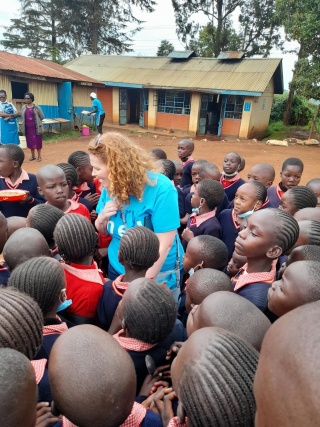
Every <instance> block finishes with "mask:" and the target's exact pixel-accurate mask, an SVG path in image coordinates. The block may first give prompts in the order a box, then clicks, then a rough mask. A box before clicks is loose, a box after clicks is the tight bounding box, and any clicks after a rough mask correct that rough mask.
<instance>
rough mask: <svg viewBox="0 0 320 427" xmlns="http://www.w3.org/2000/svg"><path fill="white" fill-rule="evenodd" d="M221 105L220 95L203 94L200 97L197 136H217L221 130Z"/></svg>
mask: <svg viewBox="0 0 320 427" xmlns="http://www.w3.org/2000/svg"><path fill="white" fill-rule="evenodd" d="M221 105H222V96H221V95H220V94H208V93H204V94H202V96H201V106H200V117H199V126H198V133H199V135H206V134H210V135H219V133H220V128H221Z"/></svg>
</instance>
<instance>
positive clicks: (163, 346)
mask: <svg viewBox="0 0 320 427" xmlns="http://www.w3.org/2000/svg"><path fill="white" fill-rule="evenodd" d="M119 309H120V316H121V317H122V329H121V330H120V331H119V332H118V333H116V334H114V335H113V337H114V338H115V339H116V340H117V341H118V342H119V344H120V345H121V346H122V347H123V348H124V349H125V350H127V351H128V353H129V355H130V356H131V358H132V360H133V363H134V366H135V370H136V375H137V392H138V391H139V390H140V388H141V386H142V383H143V381H144V379H145V377H146V376H147V375H148V370H147V366H146V363H145V357H146V355H147V354H149V355H150V356H151V357H152V358H153V360H154V362H155V364H156V366H160V365H164V364H165V360H166V354H167V351H168V350H169V349H170V347H171V345H172V344H173V343H174V342H175V341H185V340H186V332H185V329H184V327H183V325H182V323H181V322H180V321H179V320H176V303H175V301H174V299H173V297H172V295H171V292H170V290H169V289H168V288H167V287H166V285H165V284H159V283H157V282H155V281H154V280H151V279H146V278H140V279H136V280H134V281H132V282H131V283H130V286H129V287H128V289H127V290H126V292H125V294H124V296H123V298H122V301H121V306H120V305H119Z"/></svg>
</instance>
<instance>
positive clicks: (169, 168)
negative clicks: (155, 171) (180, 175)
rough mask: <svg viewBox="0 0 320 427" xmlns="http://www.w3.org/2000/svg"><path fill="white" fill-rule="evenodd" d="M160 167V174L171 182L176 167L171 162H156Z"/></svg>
mask: <svg viewBox="0 0 320 427" xmlns="http://www.w3.org/2000/svg"><path fill="white" fill-rule="evenodd" d="M158 162H159V163H160V165H161V169H162V173H163V175H165V176H166V177H168V178H169V179H170V181H173V178H174V175H175V173H176V166H175V164H174V163H173V162H172V161H171V160H158Z"/></svg>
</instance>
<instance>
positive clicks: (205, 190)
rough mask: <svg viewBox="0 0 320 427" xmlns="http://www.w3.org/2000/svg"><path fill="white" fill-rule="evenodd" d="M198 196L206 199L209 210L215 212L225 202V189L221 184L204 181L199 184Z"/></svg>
mask: <svg viewBox="0 0 320 427" xmlns="http://www.w3.org/2000/svg"><path fill="white" fill-rule="evenodd" d="M198 195H199V197H201V198H203V199H205V201H206V204H207V206H208V208H209V209H211V210H213V209H214V208H216V207H217V206H218V205H220V204H221V203H222V202H223V199H224V189H223V186H222V185H221V184H220V182H217V181H214V180H213V179H203V180H202V181H200V182H199V184H198Z"/></svg>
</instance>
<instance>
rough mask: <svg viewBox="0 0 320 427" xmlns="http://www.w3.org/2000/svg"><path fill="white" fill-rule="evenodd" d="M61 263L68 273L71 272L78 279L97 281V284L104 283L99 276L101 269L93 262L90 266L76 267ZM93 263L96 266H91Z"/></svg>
mask: <svg viewBox="0 0 320 427" xmlns="http://www.w3.org/2000/svg"><path fill="white" fill-rule="evenodd" d="M61 265H62V267H63V268H64V269H65V270H66V271H67V272H68V273H70V274H72V275H73V276H75V277H77V278H78V279H81V280H84V281H86V282H94V283H98V284H99V285H103V284H104V280H103V279H102V278H101V274H102V273H101V270H99V269H98V267H97V265H96V264H95V263H94V262H93V263H92V264H91V268H77V267H73V266H72V265H69V264H65V263H61ZM93 265H94V266H95V267H96V268H92V266H93Z"/></svg>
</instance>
